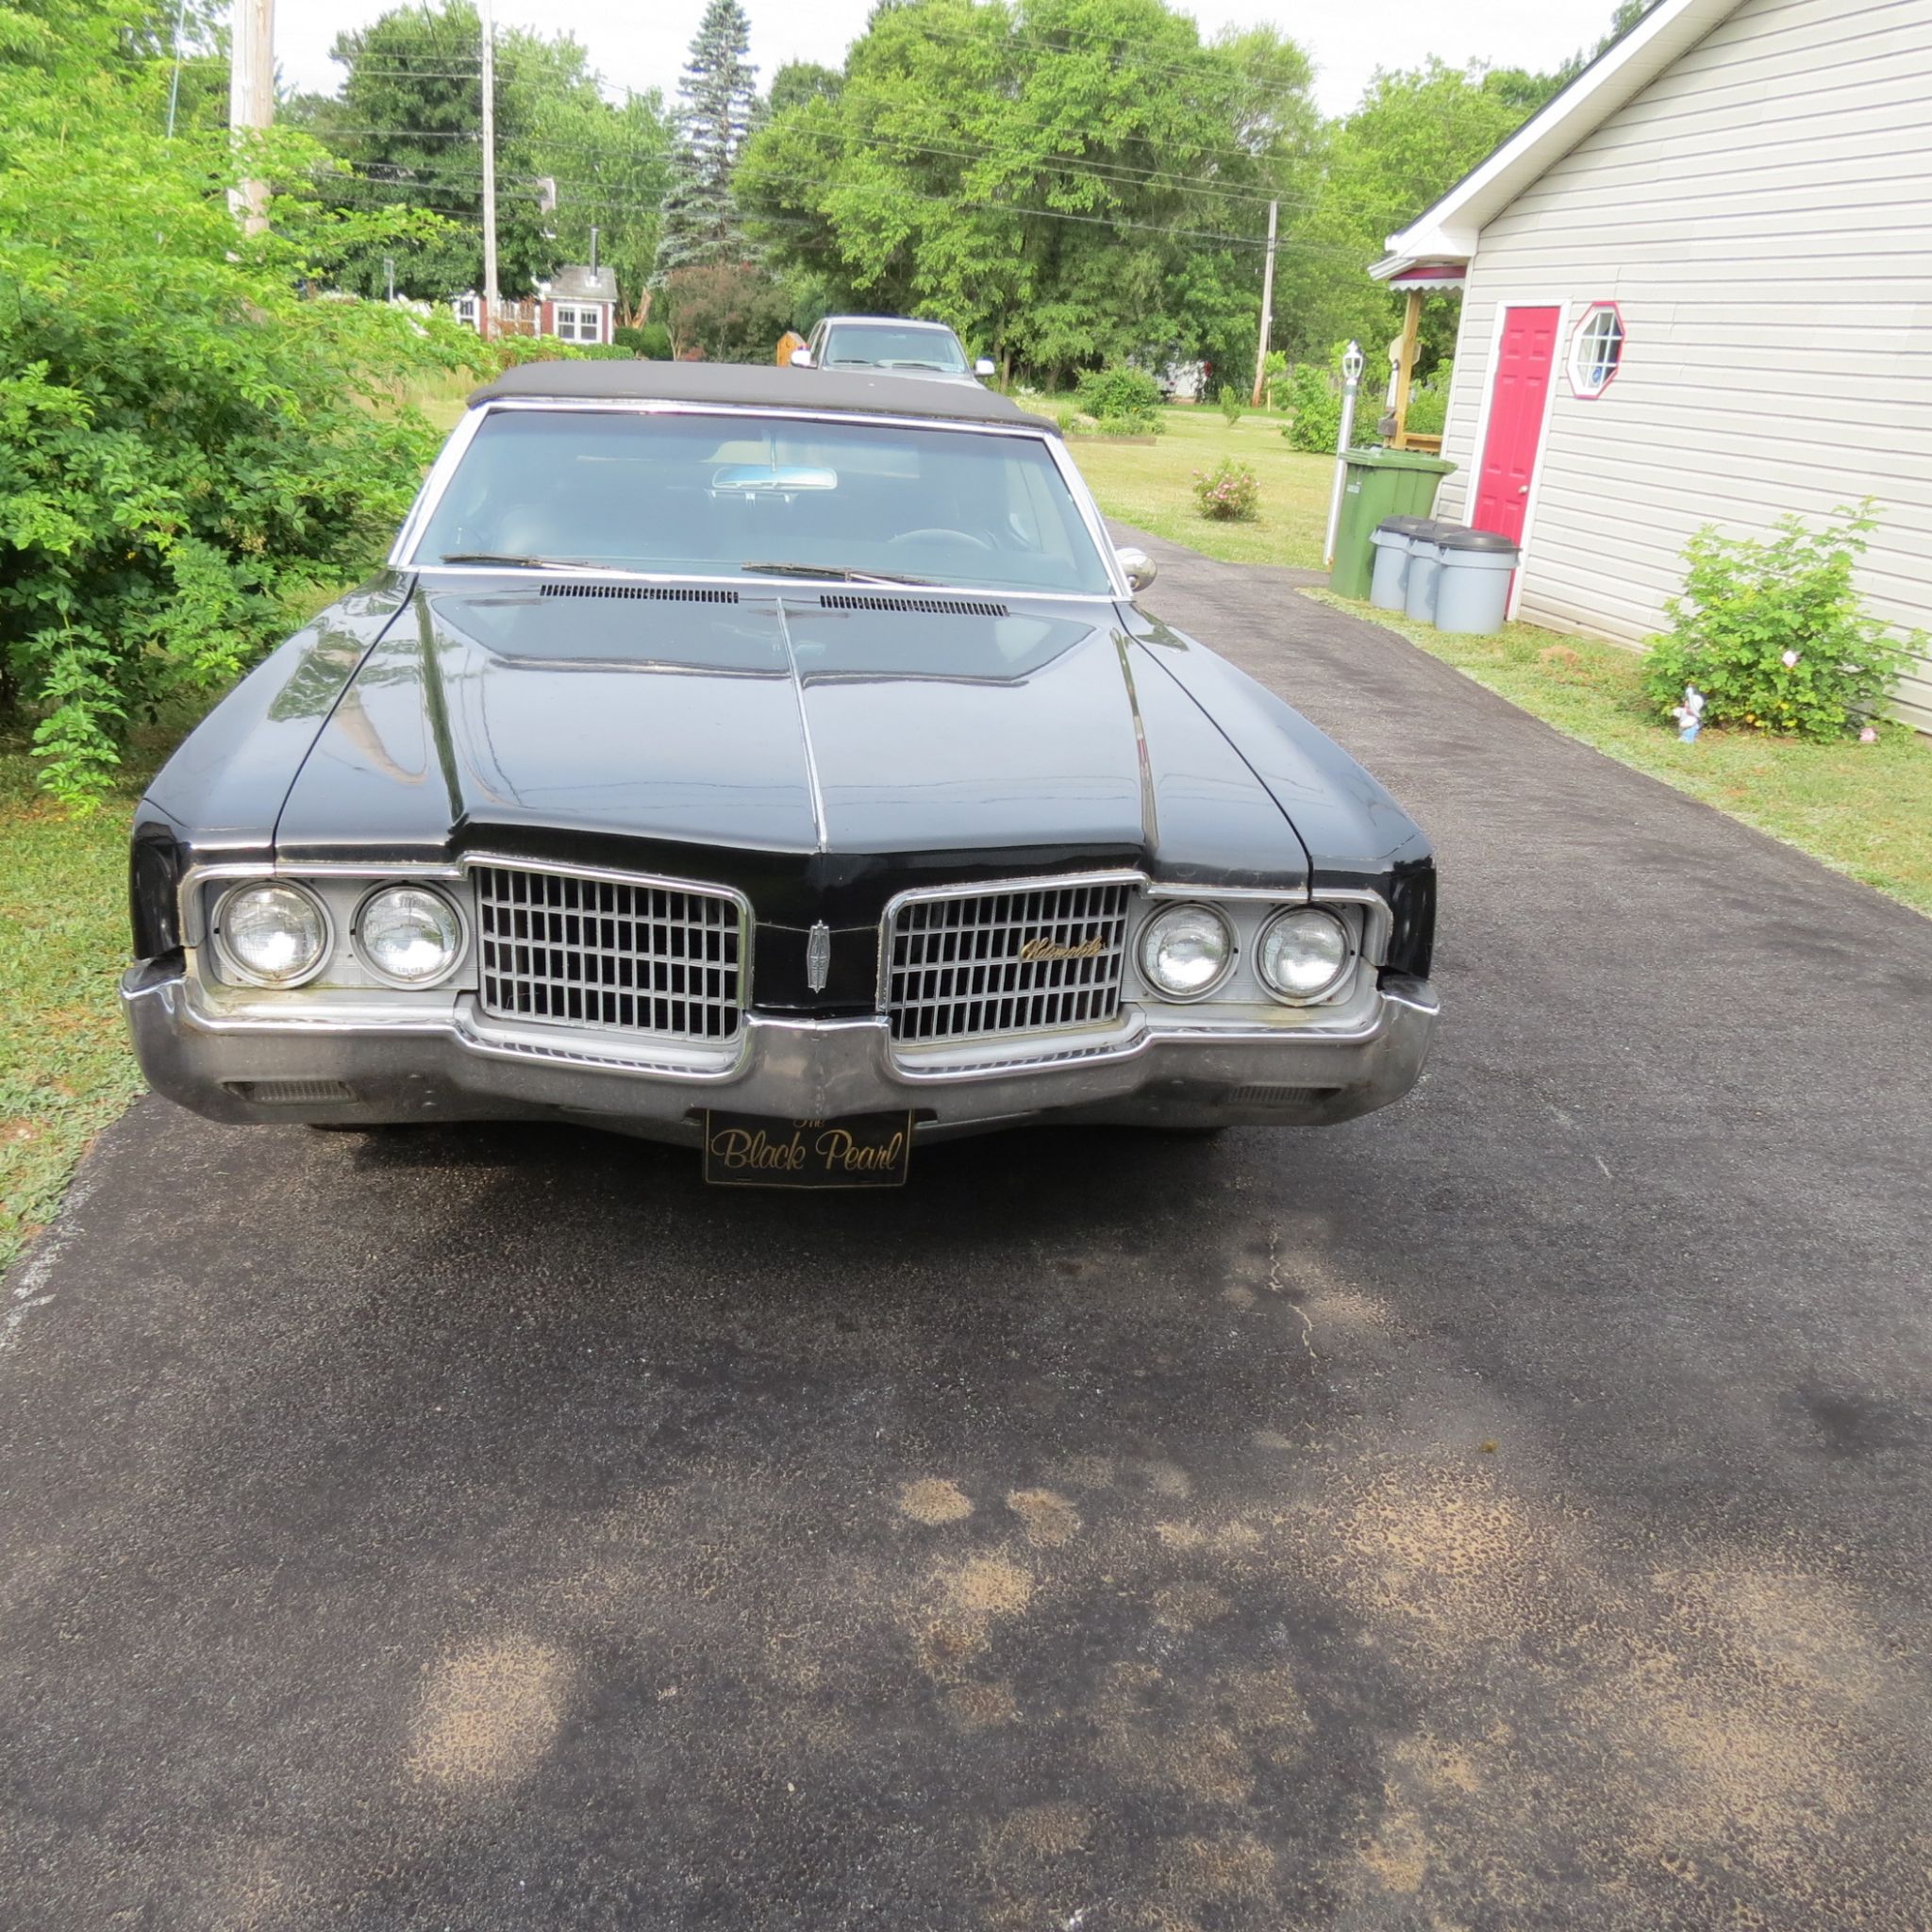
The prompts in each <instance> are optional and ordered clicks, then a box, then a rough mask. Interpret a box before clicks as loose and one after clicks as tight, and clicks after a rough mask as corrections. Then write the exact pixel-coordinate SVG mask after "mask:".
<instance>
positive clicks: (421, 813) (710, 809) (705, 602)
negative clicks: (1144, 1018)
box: [275, 578, 1307, 884]
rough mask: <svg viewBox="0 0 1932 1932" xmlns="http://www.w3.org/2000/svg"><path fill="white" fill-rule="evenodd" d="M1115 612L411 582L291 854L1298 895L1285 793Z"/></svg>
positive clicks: (290, 809)
mask: <svg viewBox="0 0 1932 1932" xmlns="http://www.w3.org/2000/svg"><path fill="white" fill-rule="evenodd" d="M1137 649H1138V647H1137V646H1136V645H1135V644H1134V643H1133V642H1132V641H1130V640H1129V639H1128V637H1127V635H1126V633H1125V632H1124V629H1123V628H1122V626H1121V624H1120V621H1119V613H1118V612H1116V610H1115V608H1114V607H1113V606H1112V605H1111V604H1110V603H1108V602H1107V601H1105V600H1102V599H1095V600H1092V601H1091V602H1072V601H1067V600H1031V601H1029V600H1026V599H1012V598H1008V599H994V598H991V597H989V598H971V597H963V596H957V595H954V596H936V597H921V596H919V595H916V594H908V595H897V594H888V593H884V592H880V593H877V594H874V593H873V592H872V591H869V590H868V591H850V592H848V591H843V590H842V589H841V590H839V591H831V590H827V591H824V593H820V592H818V591H806V592H787V593H785V594H783V595H781V594H780V593H779V592H778V591H776V590H775V588H774V590H772V591H769V592H768V591H764V590H762V589H760V590H758V591H750V590H747V591H724V590H715V589H714V590H699V589H696V588H693V589H689V590H680V589H678V588H676V587H671V586H664V587H658V586H629V585H625V586H617V585H612V584H608V583H603V582H592V581H591V580H588V579H585V580H558V579H551V580H549V581H547V582H545V583H543V584H541V585H537V584H526V583H518V582H514V581H508V582H506V581H503V580H499V579H495V578H489V579H483V580H480V581H479V582H478V583H477V584H475V586H465V587H464V588H461V589H451V588H437V589H425V588H421V587H419V588H418V590H417V591H416V592H415V594H414V595H413V597H412V599H411V602H410V606H409V608H408V609H407V610H406V611H404V612H403V613H402V614H401V615H400V616H399V618H398V620H397V621H396V622H395V623H394V624H392V625H391V626H390V628H389V629H388V631H387V632H386V633H385V634H384V636H383V637H382V639H381V641H380V642H379V643H377V644H376V645H375V648H374V649H373V650H372V651H371V652H370V653H369V655H368V657H367V658H365V659H364V660H363V662H362V664H361V666H360V668H359V669H358V672H357V674H356V675H355V676H354V678H353V679H351V680H350V681H349V684H348V686H347V688H346V690H345V691H343V693H342V695H341V700H340V702H338V703H337V705H336V706H335V708H334V709H333V711H332V712H331V713H330V715H329V717H328V719H327V722H326V723H325V724H324V726H323V727H322V730H321V732H320V734H319V736H318V738H317V740H316V741H315V744H314V746H313V748H312V749H311V751H310V753H309V756H308V758H307V759H306V760H305V762H304V764H303V767H302V769H301V771H300V773H299V774H298V775H297V777H296V779H295V782H294V784H293V786H292V788H291V791H290V792H289V795H288V798H287V801H286V803H285V805H284V808H283V810H282V814H281V819H280V823H279V824H278V826H277V829H276V840H275V842H276V849H277V851H278V853H279V854H280V855H281V856H282V857H283V858H285V859H291V858H320V857H342V856H346V855H358V854H365V855H369V856H372V857H375V856H393V857H404V856H410V855H416V854H421V853H424V852H431V851H434V852H442V851H446V850H447V849H449V847H450V846H451V844H452V843H453V842H454V843H456V844H458V845H465V844H467V845H470V846H480V845H483V844H485V843H487V842H488V840H489V837H490V835H491V833H492V832H493V833H496V834H497V835H499V836H501V837H503V838H505V839H507V840H508V841H511V843H512V844H513V845H525V844H528V843H529V842H530V840H529V838H528V837H523V838H520V837H519V835H520V834H525V835H529V834H535V833H538V832H541V833H545V834H564V835H568V834H574V833H575V834H587V835H596V836H597V837H598V838H600V839H614V840H620V841H639V842H640V843H641V844H642V845H644V846H648V847H652V848H655V847H658V846H661V845H674V846H696V847H703V848H710V849H718V848H735V849H739V850H754V851H758V852H762V853H770V854H795V855H812V854H819V853H841V854H855V855H918V854H952V855H962V854H964V855H989V856H990V855H996V854H1001V853H1011V852H1015V851H1023V850H1032V851H1037V852H1040V853H1042V854H1043V853H1047V852H1062V853H1078V854H1082V855H1088V856H1102V855H1105V856H1110V857H1113V858H1117V859H1119V860H1122V861H1133V862H1141V863H1152V864H1156V865H1158V866H1160V867H1162V868H1163V870H1164V871H1165V873H1166V874H1167V875H1169V876H1178V877H1182V878H1185V877H1187V876H1189V875H1191V874H1196V873H1198V874H1199V875H1200V876H1202V877H1209V876H1213V877H1228V876H1230V875H1240V876H1242V877H1252V878H1253V879H1254V880H1255V881H1256V882H1257V883H1271V884H1282V883H1287V882H1289V881H1291V880H1299V879H1301V878H1304V877H1306V875H1307V855H1306V853H1305V852H1304V850H1303V848H1302V846H1301V842H1300V841H1299V840H1298V839H1297V837H1296V835H1295V833H1294V829H1293V827H1292V825H1291V824H1290V823H1289V820H1288V818H1287V815H1286V814H1285V812H1284V811H1283V810H1282V808H1281V807H1280V805H1279V804H1278V803H1277V802H1276V800H1275V798H1274V796H1273V795H1272V794H1271V792H1270V791H1269V790H1268V789H1267V788H1266V787H1265V786H1264V785H1263V784H1262V783H1261V782H1260V781H1259V780H1258V779H1257V777H1256V775H1255V774H1254V773H1253V771H1251V770H1250V768H1249V766H1248V764H1247V763H1246V762H1245V761H1244V760H1243V758H1241V755H1240V754H1239V753H1238V752H1237V751H1236V750H1235V749H1234V747H1233V745H1232V744H1230V743H1229V741H1228V740H1227V739H1226V737H1225V736H1224V734H1223V733H1222V732H1221V731H1220V730H1219V729H1217V728H1216V726H1215V725H1214V724H1212V723H1211V722H1210V721H1209V719H1208V715H1207V713H1206V712H1205V711H1204V710H1203V709H1202V708H1201V707H1200V705H1199V704H1198V702H1196V701H1195V700H1194V699H1193V698H1192V697H1191V696H1190V695H1189V694H1188V693H1187V691H1185V690H1184V689H1183V688H1182V687H1181V686H1180V685H1178V684H1177V683H1176V682H1175V681H1174V679H1173V678H1171V677H1169V676H1167V675H1164V674H1163V673H1162V672H1161V671H1160V670H1159V669H1158V666H1156V665H1155V664H1153V663H1152V662H1151V661H1145V662H1142V661H1139V660H1138V659H1137Z"/></svg>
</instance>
